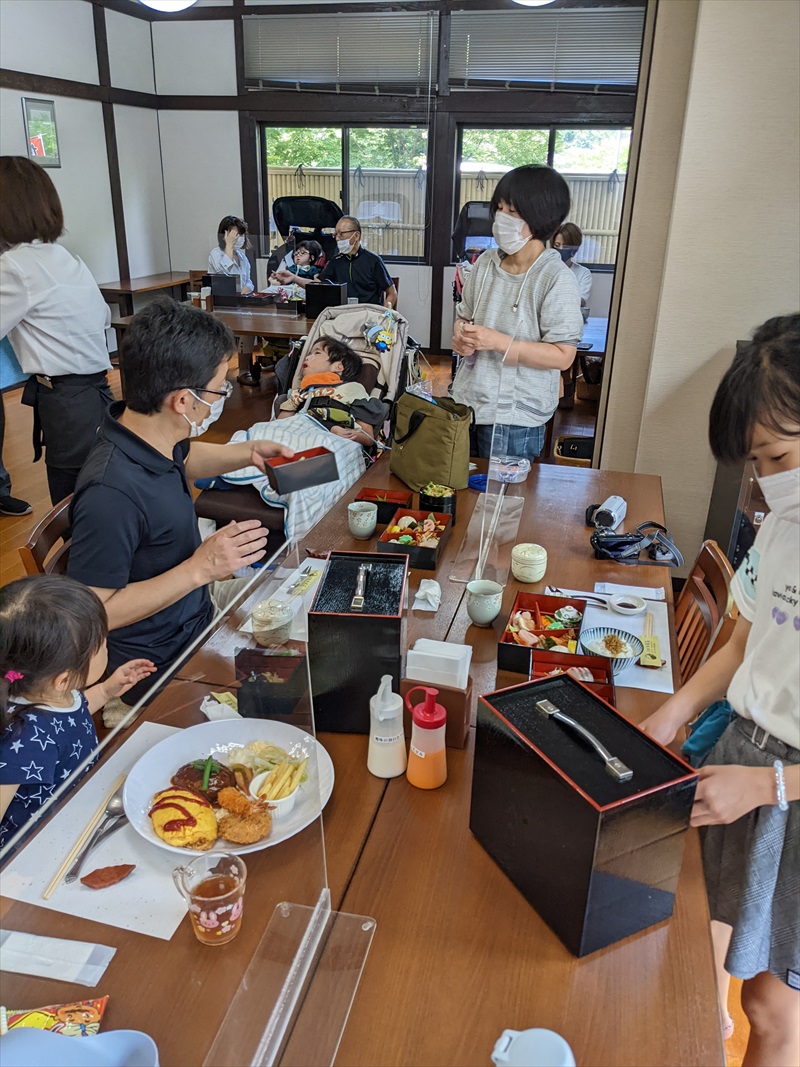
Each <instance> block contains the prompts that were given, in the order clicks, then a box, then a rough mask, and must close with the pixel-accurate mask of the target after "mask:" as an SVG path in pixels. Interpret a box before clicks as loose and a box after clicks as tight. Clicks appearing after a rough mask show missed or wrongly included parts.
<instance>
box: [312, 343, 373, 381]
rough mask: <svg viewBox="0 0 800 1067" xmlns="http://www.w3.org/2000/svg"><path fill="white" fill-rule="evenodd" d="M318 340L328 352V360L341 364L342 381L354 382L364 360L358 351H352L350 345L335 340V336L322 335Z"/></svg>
mask: <svg viewBox="0 0 800 1067" xmlns="http://www.w3.org/2000/svg"><path fill="white" fill-rule="evenodd" d="M320 341H321V343H322V344H323V345H324V346H325V351H326V352H327V353H328V362H329V363H337V362H339V363H341V364H342V381H343V382H354V381H355V380H356V378H358V376H359V374H360V373H361V368H362V367H363V366H364V360H363V359H362V358H361V356H359V354H358V352H354V351H353V349H352V348H351V347H350V345H347V344H345V343H344V341H339V340H337V339H336V338H335V337H322V338H320Z"/></svg>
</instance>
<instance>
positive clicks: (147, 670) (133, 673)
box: [101, 659, 156, 701]
mask: <svg viewBox="0 0 800 1067" xmlns="http://www.w3.org/2000/svg"><path fill="white" fill-rule="evenodd" d="M155 669H156V665H155V663H153V662H152V661H151V660H149V659H131V660H128V662H127V663H123V664H122V666H121V667H117V669H116V670H115V671H114V673H113V674H111V675H109V677H108V678H106V680H105V681H104V682H102V683H101V688H102V690H103V694H104V696H105V699H106V701H109V700H111V699H112V698H113V697H121V696H122V694H123V693H127V692H128V690H129V689H132V688H133V687H134V686H135V685H136V684H137V682H141V681H142V680H143V679H144V678H147V677H148V676H149V675H151V674H153V673H154V671H155Z"/></svg>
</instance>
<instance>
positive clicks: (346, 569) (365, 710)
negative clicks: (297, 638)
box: [308, 552, 408, 734]
mask: <svg viewBox="0 0 800 1067" xmlns="http://www.w3.org/2000/svg"><path fill="white" fill-rule="evenodd" d="M365 563H366V564H369V565H370V567H371V570H370V572H369V576H368V581H367V585H366V589H365V592H364V605H363V608H362V610H361V611H354V610H353V609H352V602H353V597H354V595H355V590H356V581H357V577H358V570H359V567H360V566H361V565H362V564H365ZM407 581H408V556H406V555H402V556H399V555H385V556H384V555H378V554H377V553H376V552H331V553H330V556H329V557H328V562H327V563H326V565H325V571H324V572H323V575H322V577H321V578H320V582H319V586H318V588H317V592H316V595H315V597H314V601H313V603H312V605H311V608H310V609H309V612H308V657H309V670H310V673H311V691H312V694H313V697H314V721H315V724H316V728H317V730H332V731H338V732H340V733H355V734H365V733H368V732H369V701H370V697H373V696H375V694H376V693H377V691H378V687H379V686H380V682H381V678H382V677H383V675H384V674H389V675H391V678H392V690H393V691H394V692H398V691H399V689H400V678H401V676H402V663H403V655H402V650H403V648H404V647H405V645H404V639H405V635H404V633H403V624H404V621H405V598H406V584H407Z"/></svg>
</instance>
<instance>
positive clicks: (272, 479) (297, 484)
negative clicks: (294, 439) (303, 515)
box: [265, 447, 339, 494]
mask: <svg viewBox="0 0 800 1067" xmlns="http://www.w3.org/2000/svg"><path fill="white" fill-rule="evenodd" d="M265 468H266V475H267V481H268V482H269V484H270V485H271V486H272V488H273V489H274V490H275V491H276V492H277V493H281V494H285V493H296V492H297V490H298V489H308V488H309V487H310V486H312V485H322V484H323V483H324V482H336V481H338V480H339V468H338V466H337V465H336V455H335V453H333V452H330V451H329V450H328V449H327V448H321V447H320V448H309V449H306V451H305V452H295V454H294V456H293V457H292V459H287V458H286V457H285V456H276V457H274V458H273V459H268V460H267V461H266V463H265Z"/></svg>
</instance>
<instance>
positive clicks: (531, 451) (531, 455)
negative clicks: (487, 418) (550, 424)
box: [474, 426, 544, 461]
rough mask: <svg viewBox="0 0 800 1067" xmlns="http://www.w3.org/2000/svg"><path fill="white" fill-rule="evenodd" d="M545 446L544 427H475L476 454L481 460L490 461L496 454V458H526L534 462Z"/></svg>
mask: <svg viewBox="0 0 800 1067" xmlns="http://www.w3.org/2000/svg"><path fill="white" fill-rule="evenodd" d="M493 433H494V441H493V440H492V434H493ZM493 445H494V447H493ZM543 445H544V426H476V427H475V446H476V448H477V451H475V452H474V454H475V455H477V456H478V457H479V458H480V459H489V458H490V457H491V455H492V453H494V455H496V456H524V457H525V458H526V459H529V460H531V461H532V460H534V459H536V457H537V456H538V455H539V453H540V452H541V451H542V446H543Z"/></svg>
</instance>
